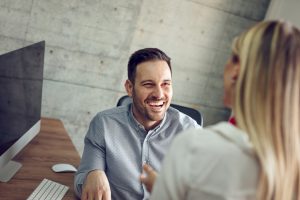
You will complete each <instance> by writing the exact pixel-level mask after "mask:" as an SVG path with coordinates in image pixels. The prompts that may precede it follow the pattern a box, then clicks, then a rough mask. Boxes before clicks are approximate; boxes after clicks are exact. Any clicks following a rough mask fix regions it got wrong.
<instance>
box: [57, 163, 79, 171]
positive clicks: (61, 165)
mask: <svg viewBox="0 0 300 200" xmlns="http://www.w3.org/2000/svg"><path fill="white" fill-rule="evenodd" d="M52 170H53V171H54V172H77V169H76V168H75V167H74V166H73V165H71V164H67V163H59V164H55V165H53V166H52Z"/></svg>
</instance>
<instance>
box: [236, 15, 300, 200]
mask: <svg viewBox="0 0 300 200" xmlns="http://www.w3.org/2000/svg"><path fill="white" fill-rule="evenodd" d="M232 49H233V54H234V56H237V57H238V60H239V64H240V71H239V76H238V79H237V83H236V90H235V94H236V95H235V99H234V105H233V110H234V113H235V117H236V121H237V125H238V127H240V128H241V129H243V130H245V131H246V132H247V133H248V134H249V138H250V140H251V141H252V144H253V147H254V149H255V151H256V153H257V157H258V160H259V163H260V165H261V171H260V178H259V185H258V190H257V198H258V199H264V200H265V199H266V200H269V199H272V200H282V199H300V124H299V123H300V31H299V30H298V29H297V28H295V27H293V26H292V25H291V24H289V23H287V22H281V21H265V22H261V23H258V24H257V25H255V26H254V27H252V28H251V29H249V30H248V31H247V32H245V33H243V34H242V35H241V36H240V37H238V38H237V39H236V40H235V41H234V42H233V48H232Z"/></svg>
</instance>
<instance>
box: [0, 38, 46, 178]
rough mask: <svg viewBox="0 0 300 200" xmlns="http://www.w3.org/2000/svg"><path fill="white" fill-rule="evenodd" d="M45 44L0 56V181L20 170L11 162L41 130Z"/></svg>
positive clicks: (16, 164)
mask: <svg viewBox="0 0 300 200" xmlns="http://www.w3.org/2000/svg"><path fill="white" fill-rule="evenodd" d="M44 52H45V41H41V42H38V43H35V44H32V45H30V46H26V47H23V48H21V49H17V50H15V51H11V52H9V53H6V54H3V55H1V56H0V181H1V182H7V181H9V180H10V179H11V178H12V177H13V175H14V174H15V173H16V172H17V171H18V170H19V169H20V168H21V166H22V165H21V164H20V163H17V162H15V161H12V159H13V158H14V157H15V156H16V155H17V154H18V152H20V151H21V150H22V149H23V148H24V147H25V146H26V145H27V144H28V143H29V142H30V141H31V140H32V139H33V138H34V137H35V136H36V135H37V134H38V133H39V131H40V125H41V104H42V86H43V68H44Z"/></svg>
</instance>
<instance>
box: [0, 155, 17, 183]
mask: <svg viewBox="0 0 300 200" xmlns="http://www.w3.org/2000/svg"><path fill="white" fill-rule="evenodd" d="M21 167H22V164H21V163H18V162H16V161H12V160H11V161H9V162H8V163H7V164H6V165H5V166H4V167H3V168H1V170H0V182H8V181H9V180H10V179H11V178H12V177H13V176H14V175H15V173H16V172H17V171H18V170H19V169H20V168H21Z"/></svg>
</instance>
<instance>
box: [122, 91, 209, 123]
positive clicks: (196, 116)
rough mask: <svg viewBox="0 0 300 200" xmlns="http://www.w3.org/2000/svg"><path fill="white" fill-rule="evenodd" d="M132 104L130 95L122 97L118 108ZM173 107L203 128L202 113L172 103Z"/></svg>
mask: <svg viewBox="0 0 300 200" xmlns="http://www.w3.org/2000/svg"><path fill="white" fill-rule="evenodd" d="M131 102H132V99H131V97H129V96H128V95H125V96H122V97H121V98H120V99H119V101H118V103H117V106H123V105H127V104H129V103H131ZM171 106H172V107H173V108H176V109H177V110H179V111H180V112H183V113H184V114H186V115H188V116H190V117H191V118H193V119H194V120H195V121H196V122H197V123H198V124H199V125H201V126H203V117H202V115H201V113H200V112H199V111H198V110H196V109H193V108H189V107H185V106H180V105H177V104H173V103H171Z"/></svg>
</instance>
